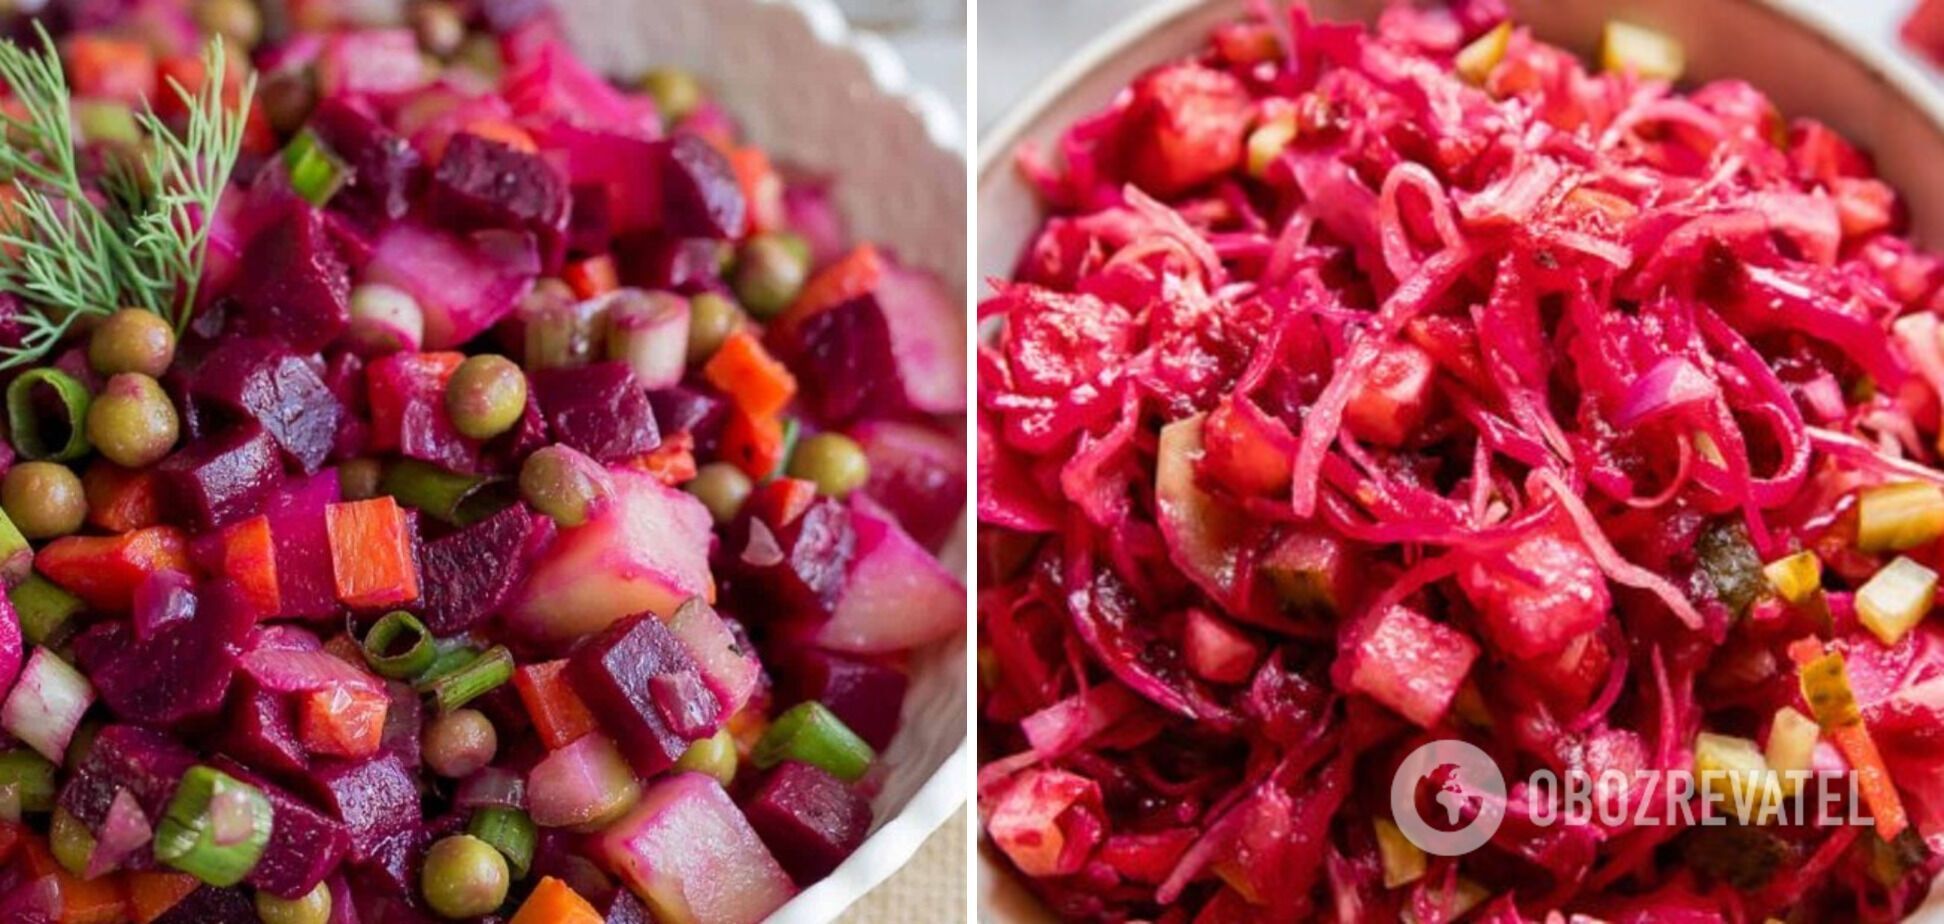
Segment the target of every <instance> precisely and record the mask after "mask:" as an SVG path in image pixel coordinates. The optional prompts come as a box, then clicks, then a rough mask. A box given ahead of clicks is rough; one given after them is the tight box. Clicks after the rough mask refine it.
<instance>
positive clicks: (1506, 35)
mask: <svg viewBox="0 0 1944 924" xmlns="http://www.w3.org/2000/svg"><path fill="white" fill-rule="evenodd" d="M1511 42H1512V23H1510V22H1502V23H1499V24H1498V25H1497V26H1494V27H1493V28H1492V31H1490V32H1487V33H1485V34H1484V35H1481V36H1479V37H1477V38H1475V39H1472V40H1471V44H1469V45H1466V46H1465V47H1464V48H1462V49H1459V51H1458V57H1457V58H1455V59H1454V60H1453V61H1452V68H1453V69H1454V70H1456V71H1457V72H1458V76H1460V77H1463V78H1465V79H1466V80H1469V81H1471V82H1472V83H1484V82H1485V78H1486V77H1489V76H1491V74H1492V68H1495V67H1497V66H1498V63H1499V62H1500V61H1503V60H1505V49H1506V46H1508V45H1510V44H1511Z"/></svg>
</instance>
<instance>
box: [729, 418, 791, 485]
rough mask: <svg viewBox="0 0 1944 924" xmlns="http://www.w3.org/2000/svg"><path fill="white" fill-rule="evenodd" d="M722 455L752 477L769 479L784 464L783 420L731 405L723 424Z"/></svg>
mask: <svg viewBox="0 0 1944 924" xmlns="http://www.w3.org/2000/svg"><path fill="white" fill-rule="evenodd" d="M722 457H723V458H724V459H725V460H728V461H729V462H731V463H733V464H734V465H735V466H736V467H737V468H740V469H742V470H743V474H745V475H748V476H749V477H750V478H752V479H755V480H758V481H760V480H762V479H764V478H768V477H769V476H770V474H771V473H772V472H775V471H776V467H777V466H778V465H781V464H782V463H783V422H782V421H780V420H778V419H776V418H774V417H751V416H749V414H748V413H747V412H745V411H744V410H743V409H742V408H730V409H729V420H728V421H727V422H725V423H724V424H723V426H722Z"/></svg>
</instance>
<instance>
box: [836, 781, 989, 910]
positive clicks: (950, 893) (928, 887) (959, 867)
mask: <svg viewBox="0 0 1944 924" xmlns="http://www.w3.org/2000/svg"><path fill="white" fill-rule="evenodd" d="M840 920H841V921H842V922H843V924H932V922H934V921H935V922H939V924H949V922H953V921H964V920H965V810H964V809H960V810H959V813H958V814H957V815H954V816H952V820H951V821H949V822H946V823H945V826H944V827H942V828H939V829H938V833H936V834H934V835H932V837H931V840H928V841H926V842H925V846H924V847H922V848H920V849H919V851H918V855H917V856H914V857H912V858H911V862H910V863H907V864H905V868H904V869H902V870H899V871H898V874H897V875H896V876H893V877H892V878H891V880H890V881H889V882H886V883H885V884H883V885H881V886H878V887H877V888H876V889H873V890H871V894H869V895H866V896H864V900H863V901H860V902H858V903H857V904H855V905H853V906H851V909H850V910H849V911H846V912H844V916H843V918H841V919H840Z"/></svg>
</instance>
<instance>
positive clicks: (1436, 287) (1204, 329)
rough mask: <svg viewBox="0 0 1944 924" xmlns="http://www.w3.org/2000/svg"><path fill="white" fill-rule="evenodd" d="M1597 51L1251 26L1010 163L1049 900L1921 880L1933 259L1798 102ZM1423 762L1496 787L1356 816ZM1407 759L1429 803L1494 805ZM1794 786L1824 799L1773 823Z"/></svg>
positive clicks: (1659, 43) (999, 528)
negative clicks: (1543, 780)
mask: <svg viewBox="0 0 1944 924" xmlns="http://www.w3.org/2000/svg"><path fill="white" fill-rule="evenodd" d="M1285 13H1286V15H1285ZM1600 59H1601V60H1600V61H1599V63H1598V66H1597V67H1596V66H1592V65H1589V64H1587V63H1585V62H1583V61H1581V60H1579V59H1577V58H1575V57H1574V56H1573V55H1572V54H1571V53H1569V52H1567V51H1564V50H1562V49H1560V48H1556V47H1553V46H1550V45H1546V44H1543V43H1541V42H1539V41H1538V40H1536V39H1535V38H1534V37H1533V36H1532V35H1531V34H1530V33H1529V32H1528V31H1527V30H1526V29H1525V28H1522V27H1521V26H1520V25H1519V24H1518V23H1516V22H1512V21H1509V20H1508V19H1507V17H1506V13H1505V9H1504V7H1503V6H1502V5H1500V4H1498V3H1495V2H1489V0H1487V2H1465V3H1459V4H1457V5H1455V6H1453V7H1451V8H1441V9H1435V10H1413V9H1410V8H1408V7H1407V6H1403V5H1400V6H1399V7H1397V8H1393V9H1392V10H1390V11H1389V12H1387V13H1385V14H1384V15H1383V16H1382V17H1381V18H1380V19H1379V20H1378V22H1377V24H1376V25H1375V26H1374V27H1370V28H1365V27H1362V26H1355V25H1343V24H1337V23H1332V22H1323V21H1319V20H1317V19H1315V18H1313V17H1312V16H1311V15H1310V14H1309V12H1308V11H1307V10H1306V9H1305V8H1304V7H1302V6H1296V7H1295V8H1293V9H1287V8H1285V7H1283V6H1282V5H1277V7H1276V9H1275V11H1274V12H1273V14H1272V13H1271V11H1270V9H1269V6H1268V5H1267V4H1264V5H1262V9H1261V14H1260V16H1259V17H1257V18H1250V19H1246V20H1243V21H1237V22H1233V23H1231V24H1229V25H1225V26H1222V27H1220V28H1219V29H1217V30H1216V31H1215V32H1214V34H1213V36H1212V38H1211V39H1210V41H1209V42H1208V43H1207V45H1206V46H1205V47H1204V48H1203V49H1202V50H1201V51H1200V52H1198V53H1197V54H1195V55H1194V56H1193V57H1192V58H1188V59H1185V60H1179V61H1175V62H1172V63H1168V64H1165V65H1162V66H1159V67H1157V68H1155V69H1153V70H1151V71H1148V72H1147V73H1145V74H1143V75H1142V76H1140V77H1139V78H1138V79H1136V80H1135V81H1134V82H1133V84H1132V86H1130V87H1129V88H1127V89H1126V91H1124V92H1123V93H1121V94H1119V95H1118V96H1117V97H1116V98H1115V99H1114V100H1113V102H1112V103H1111V104H1110V105H1109V106H1108V107H1107V108H1106V109H1104V110H1102V111H1101V112H1099V113H1098V114H1096V115H1093V116H1090V117H1088V118H1085V119H1083V120H1082V121H1080V122H1079V123H1077V124H1076V125H1074V126H1073V127H1072V128H1071V129H1070V130H1068V131H1067V132H1066V133H1065V134H1064V135H1063V136H1061V137H1060V139H1059V140H1058V143H1057V146H1056V147H1054V148H1053V149H1051V150H1037V149H1029V150H1027V151H1025V152H1024V153H1023V154H1022V156H1021V159H1020V166H1021V168H1022V170H1023V171H1024V173H1025V174H1026V177H1027V178H1028V180H1030V181H1031V182H1032V183H1033V184H1034V185H1035V186H1036V187H1037V189H1038V191H1039V193H1040V194H1041V196H1042V197H1043V199H1044V204H1045V207H1046V210H1047V212H1048V215H1049V217H1048V218H1046V220H1045V222H1044V224H1043V225H1042V226H1041V227H1040V229H1039V230H1038V233H1037V235H1036V236H1035V237H1033V238H1032V239H1031V241H1030V243H1029V245H1028V247H1027V248H1026V252H1025V253H1024V254H1023V255H1021V257H1020V260H1019V263H1018V267H1017V270H1016V273H1015V275H1014V278H1013V279H1012V280H1011V281H1009V282H1004V283H1001V284H999V286H998V291H997V293H996V294H995V295H994V296H993V297H992V298H991V299H990V300H989V301H987V302H986V303H985V304H984V305H983V306H982V308H981V315H982V317H984V318H985V319H986V320H987V321H988V322H989V328H988V329H989V330H990V332H991V334H992V336H991V339H990V340H989V342H988V343H987V344H986V345H985V346H983V347H982V348H981V350H980V353H979V382H978V385H979V388H978V407H977V424H978V439H979V443H978V445H979V471H978V481H979V493H980V496H979V519H980V523H981V526H980V533H979V548H980V556H981V562H982V564H981V571H980V574H981V585H982V586H981V590H980V595H979V613H980V622H979V625H980V648H979V652H980V656H981V659H982V660H981V663H982V665H983V667H984V669H983V670H982V671H981V675H980V676H981V716H982V726H981V731H980V741H981V748H982V756H981V759H982V763H983V769H982V772H981V775H980V780H979V804H980V809H981V813H982V818H983V822H984V825H985V830H986V833H987V835H988V837H989V840H990V845H991V846H992V847H993V848H994V849H993V854H994V856H995V857H997V858H999V859H1000V860H1001V861H1003V862H1005V863H1007V864H1009V865H1010V867H1011V868H1012V869H1013V870H1014V871H1016V872H1017V874H1018V875H1019V876H1020V877H1021V878H1022V880H1023V881H1024V882H1025V883H1026V884H1027V885H1028V886H1029V887H1030V888H1031V889H1032V890H1033V891H1035V892H1036V893H1037V894H1038V895H1039V896H1040V897H1041V898H1042V899H1043V900H1044V901H1045V903H1046V904H1047V905H1048V906H1049V907H1050V908H1051V909H1052V910H1053V911H1054V912H1056V913H1057V914H1058V915H1060V916H1062V917H1064V918H1066V919H1071V920H1102V921H1156V922H1163V924H1187V922H1195V924H1221V922H1241V921H1265V922H1267V921H1278V922H1281V921H1297V920H1311V919H1316V920H1337V921H1400V920H1401V921H1417V922H1430V921H1451V920H1456V919H1461V918H1462V919H1464V920H1468V921H1492V922H1508V924H1509V922H1519V921H1539V920H1547V921H1564V920H1566V919H1567V917H1568V916H1570V917H1571V918H1572V920H1575V921H1581V920H1599V921H1606V922H1622V921H1626V922H1647V921H1656V922H1659V921H1696V922H1699V921H1762V920H1765V919H1767V920H1780V921H1799V922H1807V921H1857V920H1865V921H1890V920H1898V919H1901V918H1902V917H1903V916H1904V915H1907V914H1909V913H1910V912H1911V911H1912V910H1913V909H1915V908H1916V907H1917V906H1918V904H1919V903H1920V902H1921V901H1922V900H1923V898H1924V896H1925V894H1926V892H1927V890H1928V888H1929V886H1930V884H1931V881H1932V879H1933V876H1934V875H1935V874H1936V872H1937V871H1938V869H1939V866H1940V862H1939V857H1940V856H1944V853H1940V851H1944V745H1940V742H1944V738H1941V737H1940V735H1939V734H1938V729H1939V728H1940V727H1941V725H1940V723H1944V699H1940V697H1939V695H1938V690H1940V689H1944V686H1941V685H1944V625H1941V624H1940V623H1939V622H1938V621H1935V620H1933V619H1931V618H1929V617H1930V615H1931V613H1932V610H1933V608H1934V606H1935V603H1936V591H1937V583H1938V570H1939V569H1940V568H1941V567H1944V543H1940V538H1944V472H1940V471H1939V469H1938V468H1937V465H1938V463H1939V461H1940V450H1939V439H1940V435H1944V427H1940V422H1941V421H1940V416H1944V340H1940V334H1944V329H1941V328H1940V323H1939V309H1940V307H1944V299H1941V298H1940V294H1939V283H1940V280H1941V279H1944V271H1940V264H1939V262H1938V260H1937V259H1936V258H1935V257H1933V256H1932V255H1930V254H1928V253H1926V252H1924V251H1922V250H1920V249H1918V247H1917V246H1916V245H1915V244H1913V243H1912V242H1911V241H1910V240H1909V239H1908V238H1906V237H1905V236H1904V235H1905V232H1906V228H1907V215H1906V211H1905V206H1904V204H1903V202H1902V201H1900V199H1899V198H1898V196H1897V195H1896V194H1895V193H1894V192H1893V191H1892V190H1891V189H1890V188H1889V187H1888V186H1886V185H1885V184H1884V183H1883V182H1882V181H1880V180H1879V179H1877V178H1876V177H1875V175H1874V172H1873V167H1872V164H1871V160H1870V157H1869V155H1868V154H1867V153H1866V152H1864V151H1861V150H1859V149H1858V148H1856V147H1855V146H1853V145H1852V144H1850V143H1849V142H1847V141H1845V140H1844V139H1843V138H1842V137H1840V136H1838V135H1837V134H1836V133H1835V132H1834V131H1833V130H1832V129H1830V128H1829V127H1827V126H1826V125H1824V124H1822V123H1820V122H1817V121H1814V120H1811V119H1803V118H1797V119H1789V118H1786V117H1785V116H1784V115H1783V114H1782V113H1780V112H1778V111H1777V110H1776V108H1775V107H1774V105H1772V104H1771V103H1770V102H1769V101H1768V100H1767V99H1766V98H1764V96H1763V95H1762V94H1761V93H1759V92H1757V91H1756V90H1755V89H1754V88H1753V87H1751V86H1749V85H1748V84H1745V83H1742V82H1738V81H1734V80H1719V81H1715V82H1711V83H1706V84H1702V85H1693V86H1682V87H1681V88H1680V89H1678V90H1677V89H1676V88H1675V84H1676V83H1677V82H1678V81H1679V80H1680V77H1681V70H1682V66H1683V49H1682V48H1681V47H1680V46H1679V45H1678V44H1677V43H1675V42H1674V41H1672V40H1671V39H1669V38H1667V37H1666V36H1663V35H1661V34H1659V33H1656V32H1653V31H1651V30H1648V29H1645V28H1642V27H1639V26H1636V25H1631V24H1627V23H1622V22H1615V23H1611V24H1609V25H1608V26H1607V28H1606V30H1605V35H1604V41H1603V43H1602V46H1601V51H1600ZM1435 739H1458V740H1462V741H1465V742H1469V743H1471V744H1473V745H1475V746H1477V747H1478V748H1480V749H1482V750H1484V751H1485V752H1486V753H1487V754H1488V755H1489V756H1490V757H1491V758H1492V760H1493V762H1494V763H1495V764H1496V765H1497V766H1498V768H1499V769H1500V771H1501V772H1502V774H1503V776H1504V778H1505V779H1506V780H1507V781H1508V782H1509V783H1510V787H1511V788H1510V797H1509V798H1507V799H1502V800H1500V801H1498V802H1495V803H1493V805H1494V806H1496V807H1498V808H1503V811H1504V819H1503V822H1502V823H1500V824H1499V825H1498V827H1497V829H1496V832H1495V833H1494V834H1492V836H1491V838H1490V839H1489V841H1487V842H1486V843H1485V844H1484V846H1482V847H1480V848H1479V849H1477V850H1475V851H1472V852H1469V853H1464V854H1462V855H1460V856H1456V857H1448V856H1440V855H1435V854H1434V853H1433V852H1432V851H1430V850H1429V849H1427V848H1425V847H1424V845H1422V844H1420V843H1419V842H1418V841H1415V840H1413V839H1412V838H1411V836H1409V835H1408V834H1407V833H1406V829H1405V828H1404V827H1403V826H1401V825H1400V824H1399V821H1400V816H1405V815H1406V814H1407V812H1406V811H1404V810H1398V811H1394V810H1393V807H1392V806H1393V803H1392V802H1391V786H1392V780H1393V778H1394V777H1395V776H1397V772H1398V769H1399V767H1400V765H1401V764H1402V762H1403V760H1404V758H1405V756H1406V755H1408V754H1409V753H1410V752H1412V751H1414V750H1416V749H1417V748H1418V747H1420V746H1421V745H1423V744H1426V743H1427V742H1430V741H1432V740H1435ZM1542 770H1543V771H1549V772H1551V773H1552V774H1553V775H1554V777H1555V778H1556V779H1566V778H1568V775H1569V774H1575V773H1577V774H1579V775H1580V778H1581V779H1586V780H1596V781H1599V785H1600V786H1602V787H1606V788H1605V789H1604V790H1602V791H1603V792H1605V793H1606V795H1605V797H1604V798H1606V799H1608V800H1610V801H1609V802H1607V803H1604V804H1606V805H1609V806H1611V808H1609V809H1605V810H1602V811H1601V812H1600V813H1598V814H1593V815H1591V816H1589V815H1588V814H1587V813H1586V812H1584V811H1582V812H1579V813H1576V814H1569V813H1568V812H1567V810H1566V809H1565V808H1563V807H1562V805H1561V804H1560V800H1561V795H1562V789H1561V788H1559V787H1555V788H1553V789H1551V790H1547V789H1543V788H1535V787H1533V786H1531V785H1528V783H1527V781H1528V780H1530V779H1532V778H1533V776H1534V774H1535V773H1537V772H1538V771H1542ZM1638 771H1651V772H1654V773H1655V774H1657V775H1655V776H1652V777H1649V776H1645V775H1638V773H1637V772H1638ZM1689 772H1692V773H1693V774H1694V775H1693V776H1692V777H1688V779H1691V780H1693V781H1694V782H1695V783H1696V784H1697V786H1698V787H1699V789H1698V790H1696V789H1689V790H1685V791H1677V790H1676V789H1673V788H1672V787H1675V786H1677V785H1679V784H1678V783H1676V782H1675V778H1674V776H1671V775H1670V774H1685V773H1689ZM1441 773H1442V771H1441ZM1441 773H1434V774H1431V775H1429V776H1427V777H1426V779H1425V780H1422V781H1419V782H1420V786H1419V788H1418V789H1417V790H1411V789H1409V788H1405V789H1404V790H1402V791H1403V792H1404V793H1405V796H1404V797H1403V798H1406V799H1414V800H1415V805H1416V807H1417V809H1418V811H1417V812H1416V814H1417V816H1418V817H1419V818H1423V819H1426V820H1427V823H1432V822H1437V821H1439V820H1450V819H1449V818H1448V817H1447V814H1446V813H1447V812H1448V811H1450V810H1452V809H1454V808H1455V809H1456V810H1457V811H1458V812H1459V817H1460V818H1461V819H1469V818H1472V817H1475V816H1479V815H1480V813H1482V812H1484V805H1485V799H1486V798H1487V797H1485V796H1483V795H1481V794H1480V793H1481V791H1479V790H1467V789H1463V788H1462V787H1460V788H1458V789H1451V788H1446V789H1443V790H1442V794H1444V795H1451V794H1453V793H1457V794H1458V795H1459V797H1460V798H1459V799H1458V801H1457V802H1456V803H1454V802H1450V801H1448V800H1444V799H1439V798H1437V797H1438V796H1439V795H1440V794H1441V793H1440V787H1441V786H1458V785H1459V784H1458V783H1456V782H1452V780H1453V779H1454V778H1453V777H1451V776H1449V775H1441ZM1810 773H1818V774H1826V775H1837V776H1840V777H1844V778H1846V779H1847V781H1848V782H1846V783H1836V784H1830V785H1826V786H1824V787H1823V789H1824V790H1825V791H1826V792H1828V793H1831V794H1833V795H1834V797H1835V798H1834V801H1833V802H1831V803H1827V804H1825V805H1823V806H1822V807H1821V808H1817V807H1815V806H1811V808H1810V809H1809V810H1808V812H1807V813H1806V814H1805V813H1804V812H1802V811H1800V810H1795V811H1794V813H1793V814H1790V815H1788V816H1786V817H1787V818H1788V819H1789V820H1787V821H1783V820H1781V818H1782V817H1784V816H1781V815H1780V813H1779V812H1776V811H1770V810H1769V809H1771V808H1777V807H1779V806H1780V804H1781V800H1782V799H1785V798H1789V797H1790V796H1789V794H1790V793H1791V792H1798V791H1801V790H1798V789H1796V788H1795V787H1796V786H1797V785H1798V783H1796V782H1791V781H1792V780H1796V779H1798V778H1799V777H1801V776H1803V775H1805V774H1810ZM1711 776H1712V781H1711V780H1710V777H1711ZM1405 779H1406V783H1407V784H1408V783H1409V782H1410V778H1409V777H1406V778H1405ZM1441 780H1442V781H1445V782H1441ZM1653 780H1659V782H1654V781H1653ZM1474 782H1475V781H1474ZM1852 783H1853V784H1854V788H1853V789H1852V788H1850V784H1852ZM1799 785H1801V786H1803V787H1806V786H1807V785H1808V784H1807V783H1801V784H1799ZM1663 787H1667V788H1663ZM1677 792H1678V793H1679V794H1678V795H1677V794H1676V793H1677ZM1736 793H1740V795H1735V794H1736ZM1728 796H1734V798H1727V797H1728ZM1673 803H1679V804H1683V805H1688V806H1690V807H1691V808H1690V811H1689V812H1688V813H1687V814H1686V816H1685V817H1686V818H1687V819H1688V820H1687V821H1682V819H1683V817H1684V816H1683V814H1682V813H1679V812H1677V811H1667V810H1663V809H1662V805H1663V804H1673ZM1396 804H1398V805H1404V806H1406V809H1408V808H1409V807H1410V806H1411V803H1409V802H1403V801H1400V802H1399V803H1396ZM1643 807H1645V812H1646V814H1645V815H1643V814H1642V811H1643ZM1704 816H1706V817H1710V818H1711V822H1710V823H1707V824H1702V823H1696V819H1699V818H1701V817H1704ZM1851 816H1854V817H1857V818H1860V819H1864V820H1866V821H1867V822H1868V823H1867V824H1853V823H1850V824H1846V823H1843V821H1842V819H1844V818H1847V817H1851ZM1643 817H1645V818H1649V819H1652V820H1654V821H1656V822H1658V823H1654V824H1648V823H1642V822H1641V821H1640V819H1641V818H1643ZM1547 819H1552V820H1551V821H1550V822H1548V820H1547ZM1562 819H1564V820H1562ZM1435 826H1437V827H1441V826H1442V825H1435ZM1582 915H1584V916H1585V917H1582Z"/></svg>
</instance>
